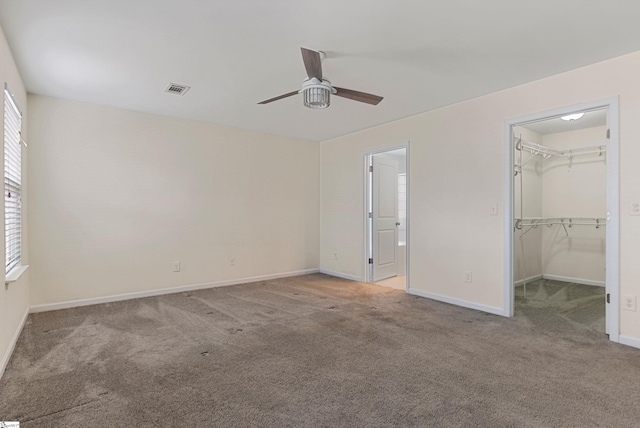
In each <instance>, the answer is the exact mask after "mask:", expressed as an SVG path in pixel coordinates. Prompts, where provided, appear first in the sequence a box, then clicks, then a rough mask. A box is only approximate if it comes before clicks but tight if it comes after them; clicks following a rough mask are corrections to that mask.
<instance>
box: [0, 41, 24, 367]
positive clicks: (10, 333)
mask: <svg viewBox="0 0 640 428" xmlns="http://www.w3.org/2000/svg"><path fill="white" fill-rule="evenodd" d="M5 83H7V84H8V86H9V89H10V90H11V92H12V93H13V95H14V98H15V99H16V101H17V103H18V104H19V105H20V108H21V109H22V112H23V118H22V123H23V124H22V135H23V138H24V139H25V140H28V139H29V136H28V133H27V126H26V125H27V114H26V111H27V93H26V91H25V89H24V85H23V83H22V79H21V77H20V74H19V73H18V69H17V68H16V65H15V62H14V60H13V56H12V54H11V51H10V50H9V46H8V44H7V41H6V39H5V37H4V33H3V31H2V29H1V28H0V86H1V89H2V90H4V84H5ZM2 106H3V108H4V92H2ZM0 116H1V117H0V124H1V125H2V128H1V129H3V130H4V110H3V113H2V114H1V115H0ZM1 153H2V154H0V156H4V150H2V151H1ZM2 164H3V165H4V159H3V163H2ZM27 169H28V158H27V150H24V149H23V151H22V175H23V180H22V189H23V190H22V200H23V202H22V210H23V215H24V213H25V212H27V211H28V201H27V198H28V188H29V186H28V180H27ZM2 200H3V201H4V198H2ZM0 218H1V219H2V224H4V207H3V208H2V210H0ZM3 230H4V228H3ZM22 234H23V240H24V242H23V248H22V259H23V264H28V263H29V248H28V242H27V241H28V236H29V227H28V223H27V221H26V218H23V221H22ZM3 242H4V241H3ZM4 248H5V247H4V245H2V250H0V253H1V254H2V260H4V257H5V255H4ZM3 265H4V263H3ZM3 271H4V270H3ZM28 308H29V271H26V272H25V273H24V274H23V275H22V276H21V277H20V279H19V280H18V281H16V282H13V283H11V284H10V285H8V286H5V285H1V286H0V370H4V366H5V364H6V363H7V362H8V359H9V357H10V353H11V349H12V346H13V344H14V342H15V340H16V339H17V335H18V334H19V332H20V329H21V327H22V321H23V319H24V316H25V314H26V313H27V310H28ZM1 375H2V372H0V376H1Z"/></svg>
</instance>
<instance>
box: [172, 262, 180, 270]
mask: <svg viewBox="0 0 640 428" xmlns="http://www.w3.org/2000/svg"><path fill="white" fill-rule="evenodd" d="M173 271H174V272H180V262H173Z"/></svg>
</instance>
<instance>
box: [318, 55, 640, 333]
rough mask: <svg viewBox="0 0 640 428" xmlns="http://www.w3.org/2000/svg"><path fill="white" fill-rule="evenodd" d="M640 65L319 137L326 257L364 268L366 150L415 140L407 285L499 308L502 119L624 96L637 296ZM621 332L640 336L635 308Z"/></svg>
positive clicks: (589, 72)
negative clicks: (634, 206)
mask: <svg viewBox="0 0 640 428" xmlns="http://www.w3.org/2000/svg"><path fill="white" fill-rule="evenodd" d="M638 75H640V53H634V54H630V55H626V56H623V57H619V58H616V59H612V60H609V61H605V62H602V63H598V64H594V65H591V66H588V67H584V68H580V69H577V70H574V71H571V72H567V73H563V74H560V75H556V76H553V77H550V78H546V79H543V80H540V81H536V82H532V83H529V84H526V85H521V86H518V87H515V88H512V89H508V90H505V91H501V92H497V93H494V94H490V95H487V96H483V97H479V98H476V99H473V100H469V101H466V102H462V103H458V104H454V105H451V106H448V107H444V108H441V109H438V110H435V111H431V112H428V113H424V114H420V115H417V116H414V117H410V118H407V119H403V120H399V121H396V122H392V123H389V124H385V125H382V126H379V127H375V128H371V129H368V130H364V131H361V132H358V133H354V134H351V135H348V136H344V137H341V138H336V139H332V140H329V141H325V142H323V143H322V145H321V216H320V218H321V225H320V227H321V245H320V267H321V268H322V269H325V270H329V271H336V272H338V273H343V274H347V275H353V276H356V277H359V278H362V277H363V273H364V272H363V270H364V264H363V260H364V254H363V249H364V246H363V244H362V243H363V239H364V236H363V232H364V227H363V221H364V215H363V189H364V184H363V173H362V168H363V163H362V156H363V153H364V152H366V151H369V150H374V149H379V148H383V147H387V146H393V145H396V144H397V143H399V142H402V141H407V140H410V142H411V143H410V169H409V174H410V178H409V181H410V238H409V239H410V245H411V247H410V251H411V253H410V261H409V263H410V265H409V266H410V272H409V275H410V286H411V288H412V289H414V290H418V291H423V292H426V293H433V294H437V295H441V296H445V297H447V298H452V299H458V300H460V301H465V302H471V303H473V304H476V305H484V306H486V307H489V308H495V309H498V310H501V309H502V308H503V271H504V251H505V248H504V223H503V222H504V218H503V216H502V210H503V209H504V207H503V206H502V201H503V196H504V188H505V183H504V180H505V178H504V172H503V171H504V162H505V159H504V124H505V120H507V119H512V118H518V117H522V116H525V115H530V114H534V113H538V112H542V111H547V110H550V109H554V108H558V107H562V106H567V105H572V104H577V103H582V102H590V101H593V100H597V99H603V98H607V97H612V96H617V95H619V100H620V156H621V160H620V191H621V200H620V204H621V218H620V224H621V229H620V230H621V237H620V281H621V284H620V287H621V290H620V291H621V295H632V296H639V295H640V263H637V260H638V258H640V217H632V216H629V215H628V212H629V210H628V206H629V204H630V203H631V202H636V201H640V170H639V169H638V168H637V166H636V164H637V159H640V145H639V144H636V141H639V140H640V122H638V120H637V117H639V116H640V85H638V82H637V80H638ZM496 202H498V203H499V204H500V211H501V212H500V215H498V216H491V215H490V214H489V212H490V206H491V205H492V204H494V203H496ZM334 253H338V255H339V258H338V260H334V259H333V257H332V255H333V254H334ZM465 271H472V272H473V283H471V284H470V283H465V282H464V272H465ZM620 333H621V334H622V335H624V336H625V337H628V338H631V339H634V338H635V340H638V339H640V312H637V311H636V312H630V311H624V310H623V311H621V312H620Z"/></svg>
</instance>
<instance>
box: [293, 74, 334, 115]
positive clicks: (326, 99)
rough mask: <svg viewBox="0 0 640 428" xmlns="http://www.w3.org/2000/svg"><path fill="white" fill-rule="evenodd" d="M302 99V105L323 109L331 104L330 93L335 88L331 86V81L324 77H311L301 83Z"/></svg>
mask: <svg viewBox="0 0 640 428" xmlns="http://www.w3.org/2000/svg"><path fill="white" fill-rule="evenodd" d="M300 92H302V99H303V102H304V106H305V107H308V108H311V109H323V108H327V107H329V105H330V104H331V94H332V93H334V94H335V93H336V90H335V89H333V87H332V86H331V82H329V81H328V80H326V79H322V81H320V79H317V78H315V77H314V78H311V79H306V80H305V81H304V82H303V83H302V90H301V91H300Z"/></svg>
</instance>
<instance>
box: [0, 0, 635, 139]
mask: <svg viewBox="0 0 640 428" xmlns="http://www.w3.org/2000/svg"><path fill="white" fill-rule="evenodd" d="M638 16H640V2H638V1H637V0H617V1H609V2H605V1H602V0H538V1H514V0H484V1H478V0H449V1H438V2H435V1H419V0H415V1H407V0H396V1H388V0H350V1H344V0H340V1H338V0H324V1H322V2H318V1H308V0H269V1H265V0H217V1H214V0H181V1H177V0H91V1H88V0H55V1H52V0H0V25H2V27H3V29H4V31H5V33H6V36H7V39H8V40H9V44H10V45H11V48H12V50H13V53H14V56H15V58H16V61H17V63H18V67H19V68H20V71H21V73H22V76H23V78H24V80H25V84H26V86H27V89H28V91H29V92H32V93H37V94H43V95H49V96H54V97H61V98H68V99H73V100H79V101H85V102H91V103H97V104H104V105H110V106H115V107H121V108H126V109H132V110H138V111H144V112H151V113H158V114H163V115H170V116H177V117H183V118H190V119H195V120H201V121H206V122H211V123H216V124H222V125H228V126H233V127H238V128H246V129H251V130H256V131H263V132H269V133H274V134H280V135H287V136H292V137H299V138H306V139H310V140H316V141H321V140H325V139H329V138H332V137H336V136H340V135H344V134H348V133H351V132H354V131H357V130H360V129H364V128H369V127H372V126H375V125H379V124H382V123H385V122H389V121H393V120H396V119H400V118H403V117H407V116H411V115H414V114H417V113H421V112H424V111H428V110H432V109H434V108H437V107H441V106H444V105H448V104H452V103H455V102H458V101H461V100H465V99H469V98H473V97H476V96H479V95H483V94H487V93H490V92H494V91H497V90H500V89H505V88H508V87H512V86H515V85H518V84H522V83H525V82H528V81H532V80H536V79H540V78H542V77H546V76H550V75H553V74H557V73H559V72H563V71H567V70H570V69H574V68H578V67H581V66H584V65H587V64H591V63H594V62H598V61H601V60H604V59H608V58H613V57H616V56H619V55H622V54H625V53H629V52H633V51H636V50H640V25H638V24H637V20H638ZM301 46H304V47H307V48H310V49H316V50H323V51H325V52H326V54H327V59H326V60H325V61H324V62H323V69H324V74H325V75H326V76H328V77H329V78H330V80H331V81H332V83H333V84H335V85H336V86H340V87H343V88H349V89H355V90H359V91H363V92H370V93H373V94H376V95H381V96H384V97H385V98H384V100H383V101H382V102H381V103H380V104H379V105H378V106H371V105H368V104H362V103H358V102H355V101H351V100H348V99H344V98H339V97H332V104H331V106H330V107H329V108H328V109H327V110H321V111H318V110H310V109H307V108H305V107H303V106H302V100H301V97H300V96H294V97H291V98H287V99H283V100H280V101H277V102H274V103H272V104H268V105H257V104H256V103H257V102H259V101H262V100H264V99H267V98H271V97H274V96H277V95H280V94H283V93H286V92H290V91H293V90H297V89H299V87H300V84H301V83H302V80H303V79H304V77H305V69H304V67H303V64H302V59H301V55H300V47H301ZM169 82H174V83H181V84H185V85H189V86H191V87H192V89H191V90H190V91H189V92H188V93H187V94H186V95H185V96H184V97H181V96H177V95H173V94H167V93H164V92H163V91H164V89H165V87H166V86H167V84H168V83H169Z"/></svg>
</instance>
